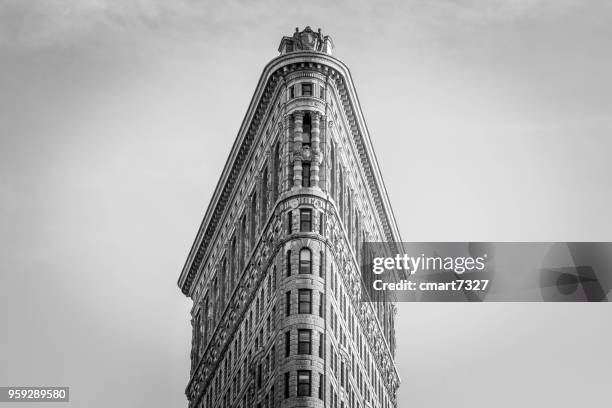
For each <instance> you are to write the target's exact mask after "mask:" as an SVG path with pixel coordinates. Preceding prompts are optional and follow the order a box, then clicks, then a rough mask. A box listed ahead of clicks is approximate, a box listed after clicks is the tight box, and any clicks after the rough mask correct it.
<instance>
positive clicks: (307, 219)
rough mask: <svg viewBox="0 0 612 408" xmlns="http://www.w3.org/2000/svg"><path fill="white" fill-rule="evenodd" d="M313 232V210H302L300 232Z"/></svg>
mask: <svg viewBox="0 0 612 408" xmlns="http://www.w3.org/2000/svg"><path fill="white" fill-rule="evenodd" d="M311 231H312V210H300V232H311Z"/></svg>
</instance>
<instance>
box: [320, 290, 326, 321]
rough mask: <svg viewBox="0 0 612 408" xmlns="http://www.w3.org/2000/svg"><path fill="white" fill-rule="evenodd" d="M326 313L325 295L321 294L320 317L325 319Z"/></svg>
mask: <svg viewBox="0 0 612 408" xmlns="http://www.w3.org/2000/svg"><path fill="white" fill-rule="evenodd" d="M324 313H325V295H324V294H323V292H319V317H323V316H325V315H324Z"/></svg>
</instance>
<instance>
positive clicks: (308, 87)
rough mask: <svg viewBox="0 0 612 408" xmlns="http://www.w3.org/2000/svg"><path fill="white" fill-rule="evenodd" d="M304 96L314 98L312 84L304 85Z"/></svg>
mask: <svg viewBox="0 0 612 408" xmlns="http://www.w3.org/2000/svg"><path fill="white" fill-rule="evenodd" d="M302 96H312V84H302Z"/></svg>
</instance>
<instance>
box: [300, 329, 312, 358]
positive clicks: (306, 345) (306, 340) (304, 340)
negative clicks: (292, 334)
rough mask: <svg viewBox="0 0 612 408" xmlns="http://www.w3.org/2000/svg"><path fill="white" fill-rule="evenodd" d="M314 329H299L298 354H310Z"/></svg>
mask: <svg viewBox="0 0 612 408" xmlns="http://www.w3.org/2000/svg"><path fill="white" fill-rule="evenodd" d="M311 340H312V330H298V354H310V348H311V347H310V345H311Z"/></svg>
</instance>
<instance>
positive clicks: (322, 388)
mask: <svg viewBox="0 0 612 408" xmlns="http://www.w3.org/2000/svg"><path fill="white" fill-rule="evenodd" d="M319 399H320V400H324V399H325V377H324V376H323V374H321V373H319Z"/></svg>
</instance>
